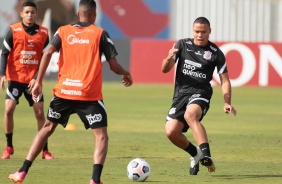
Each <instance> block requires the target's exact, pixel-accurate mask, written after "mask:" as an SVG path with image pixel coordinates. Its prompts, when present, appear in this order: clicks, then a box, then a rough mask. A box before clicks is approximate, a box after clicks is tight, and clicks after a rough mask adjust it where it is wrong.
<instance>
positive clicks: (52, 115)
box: [48, 107, 61, 119]
mask: <svg viewBox="0 0 282 184" xmlns="http://www.w3.org/2000/svg"><path fill="white" fill-rule="evenodd" d="M48 116H49V117H50V118H54V119H60V117H61V114H60V113H57V112H54V111H53V109H52V108H50V107H49V109H48Z"/></svg>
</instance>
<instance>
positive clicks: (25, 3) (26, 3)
mask: <svg viewBox="0 0 282 184" xmlns="http://www.w3.org/2000/svg"><path fill="white" fill-rule="evenodd" d="M27 6H32V7H34V8H35V9H36V11H37V6H36V4H35V3H34V2H33V1H26V2H24V3H23V5H22V9H23V8H24V7H27Z"/></svg>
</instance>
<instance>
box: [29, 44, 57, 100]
mask: <svg viewBox="0 0 282 184" xmlns="http://www.w3.org/2000/svg"><path fill="white" fill-rule="evenodd" d="M55 51H56V47H54V46H53V45H49V47H48V48H47V50H46V51H45V52H44V54H43V56H42V59H41V62H40V65H39V70H38V75H37V79H36V81H35V84H34V86H33V88H32V90H31V93H32V98H33V100H34V101H35V102H36V101H37V99H38V96H39V95H41V94H42V80H43V77H44V75H45V72H46V69H47V67H48V65H49V62H50V59H51V57H52V54H53V53H54V52H55Z"/></svg>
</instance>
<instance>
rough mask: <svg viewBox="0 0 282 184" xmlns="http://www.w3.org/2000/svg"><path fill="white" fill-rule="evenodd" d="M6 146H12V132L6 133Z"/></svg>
mask: <svg viewBox="0 0 282 184" xmlns="http://www.w3.org/2000/svg"><path fill="white" fill-rule="evenodd" d="M6 141H7V146H9V147H13V133H10V134H6Z"/></svg>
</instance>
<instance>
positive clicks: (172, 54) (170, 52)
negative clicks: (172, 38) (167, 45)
mask: <svg viewBox="0 0 282 184" xmlns="http://www.w3.org/2000/svg"><path fill="white" fill-rule="evenodd" d="M176 52H178V49H177V48H176V47H175V43H174V44H173V46H172V48H171V49H169V51H168V55H167V60H170V59H171V58H173V56H174V55H175V53H176Z"/></svg>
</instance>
